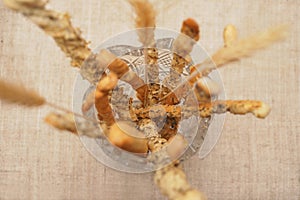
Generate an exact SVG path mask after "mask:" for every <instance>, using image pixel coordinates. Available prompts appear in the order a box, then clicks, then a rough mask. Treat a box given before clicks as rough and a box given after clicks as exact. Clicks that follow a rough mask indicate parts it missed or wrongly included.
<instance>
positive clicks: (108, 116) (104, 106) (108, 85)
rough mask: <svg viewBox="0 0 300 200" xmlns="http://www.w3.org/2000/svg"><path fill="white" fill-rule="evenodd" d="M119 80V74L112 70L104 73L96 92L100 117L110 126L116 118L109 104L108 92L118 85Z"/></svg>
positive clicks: (96, 103) (96, 102) (96, 104)
mask: <svg viewBox="0 0 300 200" xmlns="http://www.w3.org/2000/svg"><path fill="white" fill-rule="evenodd" d="M117 81H118V78H117V75H116V74H114V73H112V72H111V73H109V74H108V75H103V77H102V78H101V80H100V82H99V83H98V85H97V89H96V92H95V107H96V109H97V111H98V118H99V120H101V121H104V122H105V123H106V124H107V125H109V126H110V125H112V124H113V123H114V122H115V120H114V116H113V112H112V109H111V106H110V105H109V99H108V94H109V92H110V91H111V90H112V89H113V88H114V87H115V86H116V84H117Z"/></svg>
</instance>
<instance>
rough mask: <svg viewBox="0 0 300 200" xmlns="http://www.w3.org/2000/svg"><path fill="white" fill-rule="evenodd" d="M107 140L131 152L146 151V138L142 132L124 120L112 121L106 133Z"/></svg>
mask: <svg viewBox="0 0 300 200" xmlns="http://www.w3.org/2000/svg"><path fill="white" fill-rule="evenodd" d="M107 137H108V139H109V141H110V142H111V143H112V144H113V145H116V146H118V147H120V148H122V149H124V150H126V151H129V152H133V153H143V154H145V153H147V152H148V144H147V139H146V138H144V135H143V133H141V132H140V131H138V130H137V129H135V128H133V127H132V126H130V125H129V124H127V123H126V122H117V123H114V124H113V125H112V126H111V127H110V130H109V133H108V135H107Z"/></svg>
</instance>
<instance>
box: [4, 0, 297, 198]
mask: <svg viewBox="0 0 300 200" xmlns="http://www.w3.org/2000/svg"><path fill="white" fill-rule="evenodd" d="M155 2H156V5H157V6H158V11H159V15H158V24H157V25H158V26H160V27H165V28H169V29H173V30H179V28H180V26H181V21H182V20H183V19H185V18H187V17H193V18H195V19H196V20H197V21H198V22H199V23H200V25H201V44H202V45H203V46H204V47H205V48H206V49H207V51H208V52H210V53H212V52H214V51H215V50H216V49H217V48H218V47H220V46H221V45H222V29H223V27H224V26H225V25H226V24H228V23H233V24H235V25H236V26H237V27H238V29H239V31H240V36H241V37H242V36H245V35H247V34H248V33H253V32H256V31H258V30H262V29H264V28H266V27H269V26H272V25H276V24H281V23H287V24H290V25H291V32H290V36H289V37H288V39H287V40H286V41H285V42H283V43H280V44H276V45H274V46H272V47H271V48H269V49H267V50H265V51H261V52H259V53H258V54H255V55H254V56H253V57H252V58H247V59H243V60H242V61H240V62H237V63H234V64H232V65H230V66H226V67H225V68H224V69H221V70H220V73H221V75H222V78H223V80H224V85H225V88H226V93H227V97H228V98H229V99H260V100H263V101H266V102H268V103H269V104H270V105H271V106H272V112H271V114H270V116H269V117H268V118H267V119H265V120H260V119H256V118H254V117H253V116H252V115H246V116H232V115H227V118H226V122H225V126H224V129H223V132H222V136H221V138H220V140H219V142H218V144H217V146H216V147H215V149H214V150H213V152H212V153H211V154H210V155H209V156H208V157H206V158H205V159H204V160H199V159H198V158H197V156H195V157H193V158H192V159H191V160H189V161H187V162H186V163H185V169H186V171H187V176H188V177H189V180H190V182H191V184H192V185H194V186H195V187H197V188H199V189H200V190H201V191H203V192H204V193H206V194H207V196H208V197H209V199H213V200H219V199H222V200H224V199H250V200H251V199H262V200H273V199H280V200H285V199H286V200H299V199H300V145H299V144H300V116H299V115H300V111H299V110H300V91H299V90H300V78H299V76H300V69H299V62H300V54H299V50H300V49H299V45H300V41H299V36H300V32H299V31H300V30H299V28H300V24H299V23H298V20H299V8H300V2H299V1H297V0H291V1H286V0H277V1H271V0H267V1H261V0H255V1H253V0H243V1H234V0H227V1H223V0H211V1H204V0H199V1H197V0H186V1H179V0H177V1H161V2H160V1H159V0H156V1H155ZM171 2H174V4H173V5H172V3H171ZM168 5H169V6H170V5H172V6H171V7H169V8H166V7H168ZM49 7H51V8H53V9H56V10H60V11H68V12H70V14H71V16H73V23H74V24H75V25H76V26H78V27H81V28H82V30H83V32H84V35H85V36H86V38H87V39H88V40H90V41H92V44H91V47H96V46H97V45H98V44H100V42H101V41H103V40H105V39H106V38H108V37H111V36H113V35H115V34H118V33H120V32H123V31H126V30H130V29H131V28H133V22H132V16H131V15H130V12H131V11H130V9H129V7H128V5H127V4H126V3H125V2H124V1H121V0H113V1H103V0H102V1H99V0H69V1H59V0H52V1H51V2H50V4H49ZM0 41H1V43H0V56H1V57H0V75H1V77H2V78H6V79H9V80H14V81H18V82H20V81H22V82H23V83H24V84H26V85H28V86H30V87H32V88H35V89H37V90H39V92H40V93H41V94H43V95H44V96H46V97H47V98H48V100H50V101H53V102H57V103H59V104H60V105H61V106H64V107H68V108H71V102H72V89H73V83H74V80H75V77H76V74H77V72H76V71H77V70H76V69H72V68H71V67H70V65H69V60H68V59H66V58H65V56H64V55H63V54H62V53H61V52H60V50H59V49H58V48H57V47H56V46H55V44H54V42H53V40H52V39H51V38H49V37H47V36H45V35H44V33H43V32H42V31H41V30H40V29H38V28H37V27H36V26H34V25H33V24H32V23H30V22H29V21H28V20H26V19H25V18H24V17H22V16H21V15H20V14H16V13H14V12H12V11H10V10H8V9H6V8H5V7H4V6H3V3H2V2H1V4H0ZM0 109H1V115H0V199H1V200H3V199H164V197H163V196H162V195H161V194H160V193H159V191H158V190H157V188H156V187H155V186H154V184H153V181H152V174H140V175H135V174H126V173H121V172H118V171H114V170H112V169H109V168H106V167H105V166H103V165H102V164H100V163H98V162H97V161H96V160H95V159H94V158H93V157H92V156H91V155H89V153H87V151H86V150H85V149H84V147H83V146H82V144H81V143H80V141H79V139H78V138H77V137H74V136H73V135H70V134H68V133H65V132H58V131H56V130H54V129H52V128H51V127H48V126H47V125H45V124H44V123H43V120H42V119H43V116H45V115H46V114H47V113H48V112H49V111H50V110H51V109H48V108H41V109H27V108H23V107H21V106H11V105H4V104H3V103H0Z"/></svg>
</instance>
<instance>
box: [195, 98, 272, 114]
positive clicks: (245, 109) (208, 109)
mask: <svg viewBox="0 0 300 200" xmlns="http://www.w3.org/2000/svg"><path fill="white" fill-rule="evenodd" d="M199 111H200V115H201V117H210V116H211V115H212V114H213V113H218V114H220V113H225V112H230V113H232V114H239V115H243V114H246V113H252V114H253V115H254V116H256V117H258V118H265V117H266V116H267V115H268V114H269V113H270V111H271V108H270V106H269V105H267V104H265V103H264V102H261V101H251V100H239V101H233V100H228V101H215V102H211V103H203V104H200V105H199Z"/></svg>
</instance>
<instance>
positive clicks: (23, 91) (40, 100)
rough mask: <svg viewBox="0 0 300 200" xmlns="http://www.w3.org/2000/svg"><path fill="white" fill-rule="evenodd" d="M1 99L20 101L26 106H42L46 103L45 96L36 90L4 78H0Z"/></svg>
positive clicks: (19, 102) (9, 101)
mask: <svg viewBox="0 0 300 200" xmlns="http://www.w3.org/2000/svg"><path fill="white" fill-rule="evenodd" d="M0 99H1V100H3V101H5V102H8V103H18V104H22V105H25V106H41V105H44V104H45V103H46V100H45V98H44V97H42V96H40V95H39V94H38V93H37V92H35V91H34V90H30V89H27V88H25V87H24V86H22V85H18V84H14V83H9V82H7V81H4V80H0Z"/></svg>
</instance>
